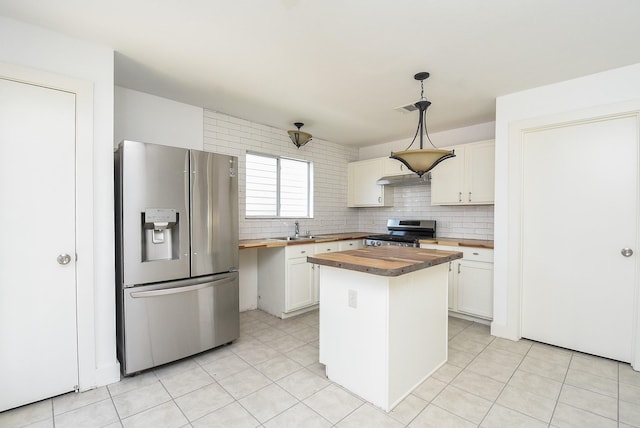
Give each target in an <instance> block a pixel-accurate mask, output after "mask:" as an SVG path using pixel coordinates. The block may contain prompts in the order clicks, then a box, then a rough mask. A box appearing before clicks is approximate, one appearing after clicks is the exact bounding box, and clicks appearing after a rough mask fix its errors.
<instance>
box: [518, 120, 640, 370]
mask: <svg viewBox="0 0 640 428" xmlns="http://www.w3.org/2000/svg"><path fill="white" fill-rule="evenodd" d="M522 194H523V206H522V211H523V229H522V268H523V273H522V281H523V285H522V337H526V338H530V339H534V340H538V341H541V342H546V343H551V344H554V345H559V346H562V347H566V348H570V349H575V350H579V351H583V352H587V353H591V354H596V355H600V356H604V357H608V358H613V359H616V360H620V361H627V362H628V361H631V357H632V343H633V341H632V334H633V323H634V314H633V308H634V292H635V287H637V285H636V284H637V272H636V266H637V257H638V256H637V254H638V250H639V249H638V248H635V244H636V239H637V236H636V234H637V230H636V229H637V227H636V224H637V223H636V222H637V215H638V212H637V206H638V205H637V204H638V127H637V117H636V116H635V115H630V116H628V117H617V118H603V119H602V120H593V121H589V122H577V123H570V124H566V125H564V126H558V127H553V128H548V129H540V130H535V131H532V132H527V133H525V134H524V140H523V192H522ZM624 248H630V249H631V250H633V252H634V254H633V255H632V256H630V257H625V256H623V255H622V254H621V250H622V249H624Z"/></svg>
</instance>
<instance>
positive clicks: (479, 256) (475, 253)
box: [460, 247, 493, 263]
mask: <svg viewBox="0 0 640 428" xmlns="http://www.w3.org/2000/svg"><path fill="white" fill-rule="evenodd" d="M460 250H462V252H463V254H464V255H463V256H462V258H463V259H465V260H475V261H477V262H489V263H493V250H492V249H491V248H475V247H460Z"/></svg>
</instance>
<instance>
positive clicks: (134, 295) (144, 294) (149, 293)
mask: <svg viewBox="0 0 640 428" xmlns="http://www.w3.org/2000/svg"><path fill="white" fill-rule="evenodd" d="M226 280H227V278H222V279H218V280H214V281H208V282H205V283H203V284H196V285H189V286H186V287H175V288H165V289H162V290H149V291H134V292H132V293H131V294H130V296H131V297H132V298H134V299H141V298H145V297H155V296H167V295H169V294H178V293H188V292H189V291H196V290H201V289H203V288H207V287H213V286H214V285H216V283H219V282H223V281H226Z"/></svg>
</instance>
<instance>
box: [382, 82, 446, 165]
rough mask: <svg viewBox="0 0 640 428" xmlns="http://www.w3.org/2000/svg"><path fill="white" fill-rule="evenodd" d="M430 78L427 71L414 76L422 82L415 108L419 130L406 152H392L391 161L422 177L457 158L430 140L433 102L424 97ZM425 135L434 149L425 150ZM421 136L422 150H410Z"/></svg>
mask: <svg viewBox="0 0 640 428" xmlns="http://www.w3.org/2000/svg"><path fill="white" fill-rule="evenodd" d="M428 77H429V73H427V72H426V71H423V72H420V73H418V74H416V75H415V76H413V78H414V79H416V80H419V81H420V100H419V101H417V102H416V103H415V104H414V106H416V108H417V109H418V110H420V117H419V119H418V129H416V133H415V135H414V136H413V140H411V144H409V147H407V148H406V149H405V150H404V151H401V152H391V156H389V157H390V158H391V159H396V160H399V161H400V162H402V163H403V164H405V165H406V166H407V168H409V169H410V170H411V171H413V172H415V173H416V174H418V176H419V177H422V176H423V175H424V174H425V173H427V172H429V171H431V170H432V169H433V167H435V166H436V165H438V164H439V163H440V162H442V161H443V160H445V159H449V158H452V157H455V153H454V152H453V150H441V149H438V148H437V147H436V146H435V145H434V144H433V143H432V142H431V138H429V132H428V131H427V107H429V106H430V105H431V101H427V99H426V98H425V97H424V81H425V80H426V79H427V78H428ZM423 134H424V135H426V136H427V140H429V143H430V144H431V145H432V146H433V149H423V148H422V140H423ZM418 135H420V149H414V150H409V149H410V148H411V146H413V143H415V141H416V137H417V136H418Z"/></svg>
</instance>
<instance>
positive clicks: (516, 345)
mask: <svg viewBox="0 0 640 428" xmlns="http://www.w3.org/2000/svg"><path fill="white" fill-rule="evenodd" d="M531 346H532V343H531V342H529V341H528V340H526V339H521V340H518V341H515V340H509V339H503V338H500V337H496V338H495V340H494V341H493V342H491V343H490V344H489V346H488V347H487V348H488V349H499V350H501V351H507V352H511V353H513V354H517V355H522V356H524V355H526V354H527V352H529V350H530V349H531Z"/></svg>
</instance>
